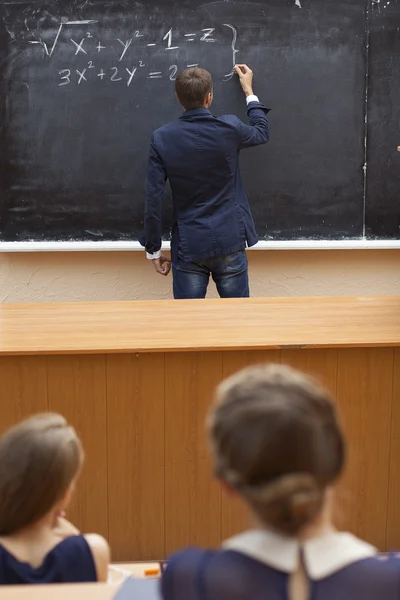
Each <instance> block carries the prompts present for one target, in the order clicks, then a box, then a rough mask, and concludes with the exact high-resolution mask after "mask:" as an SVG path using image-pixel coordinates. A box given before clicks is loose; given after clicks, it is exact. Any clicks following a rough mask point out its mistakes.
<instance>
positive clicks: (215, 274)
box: [172, 250, 249, 300]
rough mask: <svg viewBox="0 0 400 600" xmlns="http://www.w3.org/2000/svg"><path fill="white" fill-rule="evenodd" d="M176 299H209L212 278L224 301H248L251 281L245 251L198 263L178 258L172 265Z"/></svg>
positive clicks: (214, 257)
mask: <svg viewBox="0 0 400 600" xmlns="http://www.w3.org/2000/svg"><path fill="white" fill-rule="evenodd" d="M172 275H173V289H174V298H175V299H177V300H183V299H186V298H205V297H206V293H207V287H208V282H209V280H210V275H212V278H213V280H214V281H215V284H216V286H217V290H218V293H219V295H220V297H221V298H248V297H249V278H248V265H247V256H246V252H245V250H241V251H240V252H235V253H234V254H227V255H222V256H213V257H212V258H206V259H204V260H199V261H197V262H188V263H187V262H184V261H183V260H182V259H180V258H179V257H178V260H177V262H176V264H174V263H173V264H172Z"/></svg>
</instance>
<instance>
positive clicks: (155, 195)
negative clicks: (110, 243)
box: [144, 134, 167, 254]
mask: <svg viewBox="0 0 400 600" xmlns="http://www.w3.org/2000/svg"><path fill="white" fill-rule="evenodd" d="M166 181H167V173H166V171H165V167H164V164H163V161H162V159H161V157H160V155H159V153H158V151H157V147H156V140H155V137H154V134H153V136H152V138H151V144H150V152H149V159H148V166H147V185H146V206H145V213H144V229H145V248H146V251H147V252H148V253H149V254H154V252H157V251H158V250H160V248H161V206H162V200H163V197H164V189H165V183H166Z"/></svg>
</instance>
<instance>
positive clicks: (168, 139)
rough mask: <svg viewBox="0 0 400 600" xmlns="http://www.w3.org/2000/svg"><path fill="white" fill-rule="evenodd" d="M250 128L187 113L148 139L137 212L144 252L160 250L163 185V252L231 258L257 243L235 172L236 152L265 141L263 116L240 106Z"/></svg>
mask: <svg viewBox="0 0 400 600" xmlns="http://www.w3.org/2000/svg"><path fill="white" fill-rule="evenodd" d="M247 112H248V116H249V120H250V125H246V124H245V123H243V122H242V121H241V120H240V119H239V118H238V117H236V116H234V115H224V116H222V117H218V118H217V117H214V116H213V115H212V114H211V112H210V111H209V110H208V109H206V108H199V109H195V110H187V111H186V112H184V113H183V114H182V116H181V117H180V118H179V119H177V120H175V121H172V122H171V123H168V124H167V125H165V126H164V127H161V128H160V129H158V130H157V131H155V132H154V133H153V135H152V139H151V146H150V154H149V162H148V174H147V194H146V209H145V221H144V224H145V241H144V245H145V247H146V251H147V252H148V253H150V254H153V253H154V252H157V251H158V250H159V249H160V248H161V231H162V225H161V204H162V200H163V195H164V188H165V184H166V180H167V179H168V180H169V183H170V186H171V190H172V197H173V227H172V240H171V251H172V259H173V260H176V257H177V255H178V252H179V256H181V257H182V258H183V259H184V260H185V261H195V260H200V259H205V258H210V257H212V256H218V255H224V254H231V253H232V252H237V251H239V250H243V249H244V248H245V247H246V243H247V245H248V246H253V245H254V244H256V243H257V241H258V239H257V235H256V230H255V226H254V221H253V217H252V215H251V212H250V207H249V203H248V200H247V197H246V194H245V191H244V186H243V182H242V178H241V175H240V171H239V151H240V150H242V149H243V148H250V147H252V146H258V145H260V144H265V143H266V142H268V139H269V130H268V120H267V113H268V112H269V109H268V108H266V107H265V106H263V105H262V104H260V103H259V102H250V103H249V105H248V109H247Z"/></svg>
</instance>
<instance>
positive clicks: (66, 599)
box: [0, 583, 119, 600]
mask: <svg viewBox="0 0 400 600" xmlns="http://www.w3.org/2000/svg"><path fill="white" fill-rule="evenodd" d="M118 587H119V586H117V585H109V584H101V583H82V584H74V585H65V584H64V585H30V586H27V585H21V586H20V585H16V586H9V587H3V588H0V600H2V599H3V598H4V600H112V598H114V596H115V594H116V593H117V591H118Z"/></svg>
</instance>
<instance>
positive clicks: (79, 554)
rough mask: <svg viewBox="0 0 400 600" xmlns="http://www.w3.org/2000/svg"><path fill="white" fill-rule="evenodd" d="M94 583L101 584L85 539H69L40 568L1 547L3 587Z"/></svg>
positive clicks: (0, 561) (81, 537)
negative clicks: (20, 560) (18, 558)
mask: <svg viewBox="0 0 400 600" xmlns="http://www.w3.org/2000/svg"><path fill="white" fill-rule="evenodd" d="M90 581H97V575H96V566H95V564H94V560H93V555H92V552H91V550H90V548H89V545H88V543H87V541H86V540H85V538H84V537H83V536H82V535H77V536H73V537H69V538H66V539H65V540H63V541H62V542H60V543H59V544H57V546H55V547H54V548H53V549H52V550H50V552H49V553H48V554H47V555H46V557H45V559H44V561H43V563H42V565H41V566H40V567H38V568H34V567H32V566H31V565H29V564H28V563H23V562H19V560H17V559H16V558H15V557H14V556H13V555H12V554H10V553H9V552H8V551H7V550H6V549H5V548H3V546H1V545H0V585H21V584H24V583H42V584H43V583H78V582H90Z"/></svg>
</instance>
